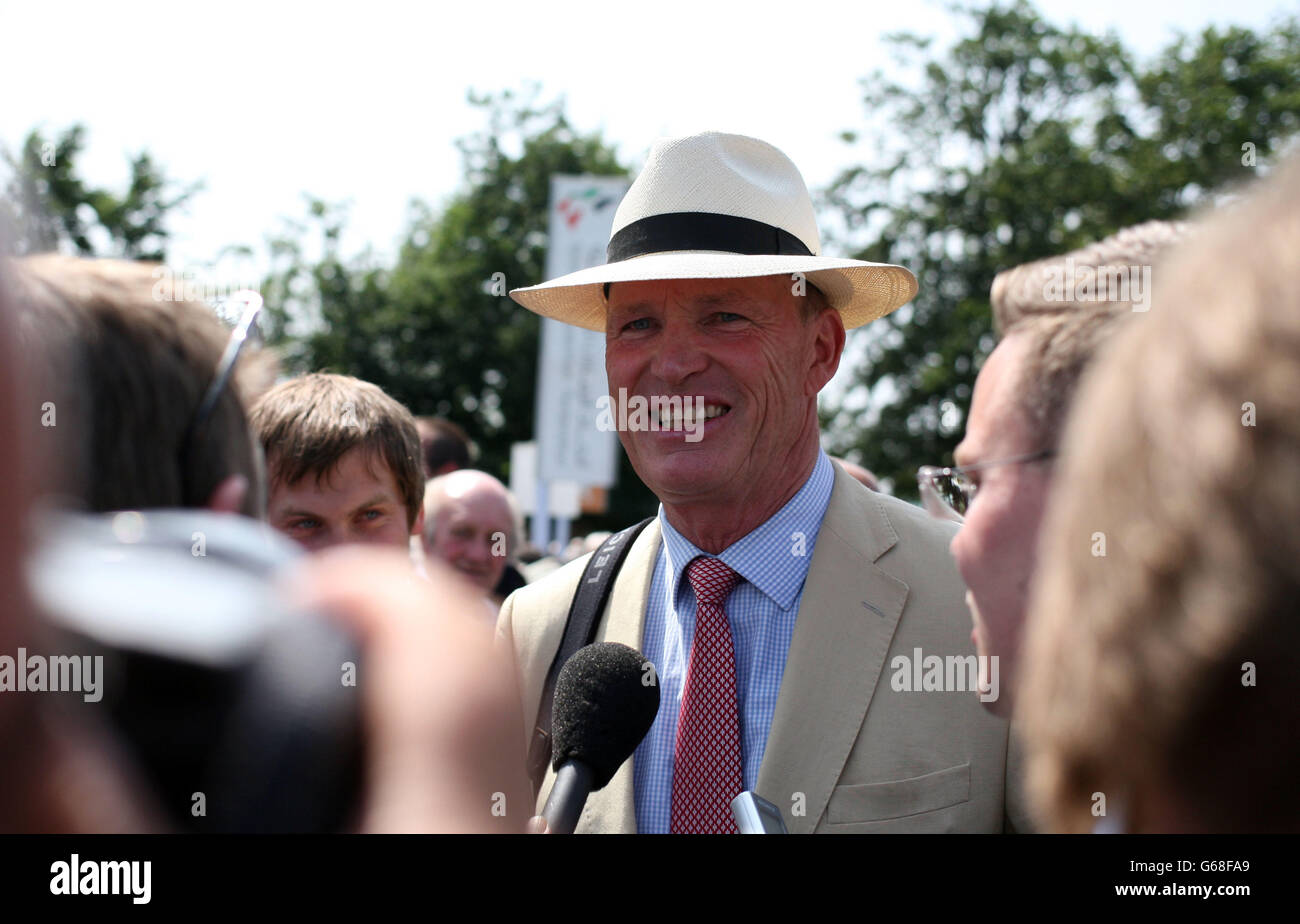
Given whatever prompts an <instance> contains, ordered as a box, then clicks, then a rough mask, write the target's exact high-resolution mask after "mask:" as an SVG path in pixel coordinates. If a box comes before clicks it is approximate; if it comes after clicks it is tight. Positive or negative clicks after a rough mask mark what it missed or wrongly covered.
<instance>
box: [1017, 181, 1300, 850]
mask: <svg viewBox="0 0 1300 924" xmlns="http://www.w3.org/2000/svg"><path fill="white" fill-rule="evenodd" d="M1297 252H1300V162H1297V161H1296V160H1294V159H1293V160H1292V161H1291V162H1290V163H1289V164H1287V165H1285V166H1284V167H1283V168H1281V169H1279V170H1278V171H1277V173H1276V174H1275V175H1273V176H1271V177H1270V178H1268V179H1267V180H1266V181H1264V182H1263V183H1261V184H1260V185H1259V187H1258V188H1257V189H1255V190H1254V191H1253V192H1252V193H1251V194H1250V196H1249V198H1248V199H1247V200H1246V201H1244V202H1241V203H1237V204H1234V205H1232V206H1230V207H1228V208H1226V209H1224V210H1223V211H1221V212H1220V213H1219V214H1217V215H1215V216H1214V217H1212V218H1211V219H1209V220H1208V222H1207V224H1206V225H1205V227H1204V228H1203V230H1202V231H1201V232H1200V233H1198V235H1197V237H1196V239H1195V240H1194V241H1191V242H1189V243H1188V244H1187V245H1186V246H1185V247H1184V248H1182V249H1181V250H1180V251H1179V252H1178V253H1177V254H1176V256H1175V257H1174V258H1173V259H1171V261H1170V262H1169V264H1167V265H1166V266H1163V267H1162V275H1161V278H1160V284H1159V286H1158V287H1157V290H1156V295H1155V299H1154V302H1153V304H1152V307H1151V311H1150V314H1149V315H1148V316H1146V317H1144V318H1143V319H1142V320H1141V321H1140V322H1139V323H1135V324H1134V325H1132V329H1131V330H1128V331H1126V332H1125V335H1124V336H1123V337H1122V338H1121V340H1119V341H1118V342H1117V343H1116V344H1115V347H1114V349H1113V351H1111V352H1110V353H1109V355H1108V356H1107V357H1106V358H1105V359H1104V360H1103V361H1102V362H1101V363H1100V364H1099V366H1098V368H1097V369H1096V370H1095V372H1094V374H1093V375H1091V376H1090V378H1089V379H1088V380H1087V381H1086V383H1085V385H1084V388H1083V390H1082V392H1081V394H1080V398H1079V401H1078V404H1077V405H1076V411H1075V414H1074V415H1073V416H1072V418H1071V422H1070V425H1069V429H1068V432H1067V434H1066V436H1065V440H1064V444H1063V452H1062V456H1063V461H1062V462H1061V470H1060V471H1059V472H1058V487H1057V493H1056V494H1054V496H1053V501H1052V505H1051V507H1050V509H1049V512H1048V515H1047V519H1046V521H1045V524H1044V534H1043V540H1044V541H1043V545H1042V549H1041V553H1042V558H1041V561H1042V563H1043V573H1042V574H1041V575H1040V580H1041V583H1040V584H1039V585H1038V586H1037V590H1036V593H1035V596H1034V600H1033V603H1032V606H1031V617H1030V624H1029V629H1028V633H1027V637H1026V659H1025V664H1026V677H1025V683H1024V686H1023V687H1022V690H1021V693H1022V696H1021V703H1022V708H1023V716H1024V720H1025V733H1026V737H1027V740H1028V743H1029V747H1030V752H1031V756H1030V771H1029V773H1030V781H1029V782H1030V787H1031V791H1032V794H1033V796H1034V797H1035V798H1036V801H1037V804H1038V807H1039V809H1040V811H1041V812H1042V814H1043V816H1044V819H1045V820H1046V821H1047V823H1048V825H1049V827H1051V828H1053V829H1056V830H1063V831H1086V830H1088V829H1089V828H1090V827H1092V826H1094V825H1096V824H1097V823H1099V822H1100V821H1101V820H1102V817H1103V812H1105V813H1106V816H1107V817H1108V820H1109V822H1110V826H1114V824H1115V820H1116V818H1115V816H1117V815H1118V816H1119V825H1120V826H1122V827H1123V828H1125V829H1126V830H1128V831H1135V832H1153V831H1165V832H1179V831H1214V832H1238V831H1278V830H1289V831H1295V830H1298V829H1300V796H1297V793H1296V787H1295V781H1296V779H1297V777H1300V736H1297V735H1296V731H1295V730H1296V727H1297V725H1298V724H1300V618H1298V615H1300V610H1298V609H1297V605H1296V601H1297V600H1300V274H1297V273H1296V268H1295V267H1296V253H1297Z"/></svg>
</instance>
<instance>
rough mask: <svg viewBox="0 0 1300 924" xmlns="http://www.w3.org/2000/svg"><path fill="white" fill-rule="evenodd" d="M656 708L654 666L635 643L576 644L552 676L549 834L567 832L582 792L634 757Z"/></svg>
mask: <svg viewBox="0 0 1300 924" xmlns="http://www.w3.org/2000/svg"><path fill="white" fill-rule="evenodd" d="M658 712H659V679H658V677H657V676H656V674H655V669H654V665H653V664H651V663H650V662H649V661H647V660H646V657H645V655H643V654H641V652H639V651H637V650H636V649H635V648H629V647H628V646H627V645H620V644H618V643H617V642H600V643H598V644H595V645H588V646H587V647H585V648H579V649H578V650H577V651H576V652H574V655H573V657H571V658H570V659H569V660H568V661H566V662H565V663H564V667H562V668H561V669H560V676H559V677H558V678H557V679H556V681H555V709H554V710H553V712H552V715H553V716H554V718H553V719H552V720H551V723H552V724H551V738H552V740H553V742H554V751H553V753H552V756H551V766H553V767H554V768H555V785H554V786H552V787H551V794H550V795H549V796H548V797H547V799H546V807H545V808H544V809H542V814H543V815H544V816H545V817H546V827H547V830H548V831H549V832H550V833H552V834H572V833H573V829H574V828H576V827H577V825H578V816H579V815H581V814H582V807H583V806H584V805H585V804H586V802H587V796H588V795H590V794H591V793H593V792H595V791H596V790H598V789H600V788H602V787H603V786H604V785H605V784H606V783H608V782H609V781H610V779H612V778H613V776H614V773H615V772H616V771H617V770H618V768H619V767H620V766H621V765H622V763H623V761H625V760H627V759H628V758H629V757H631V756H632V752H633V751H635V750H636V746H637V745H638V744H640V743H641V739H642V738H644V737H645V735H646V732H648V731H649V730H650V726H651V725H653V724H654V720H655V715H656V714H657V713H658Z"/></svg>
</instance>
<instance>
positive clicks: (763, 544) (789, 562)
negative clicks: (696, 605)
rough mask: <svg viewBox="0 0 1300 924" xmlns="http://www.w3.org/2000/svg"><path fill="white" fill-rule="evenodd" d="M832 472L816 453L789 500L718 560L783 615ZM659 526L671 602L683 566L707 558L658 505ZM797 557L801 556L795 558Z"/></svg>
mask: <svg viewBox="0 0 1300 924" xmlns="http://www.w3.org/2000/svg"><path fill="white" fill-rule="evenodd" d="M834 483H835V469H834V468H833V467H832V466H831V460H830V458H829V457H828V456H827V455H826V453H825V452H823V451H821V450H818V452H817V462H816V463H815V464H814V465H813V470H812V474H810V475H809V476H808V480H807V481H805V482H804V483H803V487H801V488H800V489H799V490H798V491H797V492H795V495H794V497H792V498H790V500H789V501H787V502H786V504H785V506H784V507H782V508H781V509H780V510H778V511H777V512H776V513H774V514H773V515H772V516H770V517H768V519H767V520H766V521H765V522H764V523H762V524H761V525H759V526H758V527H757V528H756V529H754V530H752V531H751V532H749V533H748V534H746V535H745V536H742V537H741V538H740V539H737V540H736V541H735V542H733V543H732V544H731V545H729V546H727V548H725V549H724V550H723V551H722V553H721V554H719V555H716V556H711V557H714V558H719V559H721V560H722V561H723V563H725V564H726V565H727V566H728V567H730V568H731V569H733V570H734V571H735V572H736V573H737V574H739V575H740V576H741V577H742V578H744V579H745V580H746V581H748V582H749V583H751V584H753V585H754V586H755V587H757V588H758V589H759V590H760V591H761V592H762V593H763V594H764V595H765V596H767V597H768V598H769V599H770V600H771V601H772V602H773V603H775V604H776V605H777V606H779V607H780V608H781V609H783V610H788V609H789V608H790V607H791V606H792V605H793V604H794V601H795V598H796V597H797V596H798V595H799V591H800V589H801V588H802V587H803V582H804V579H805V578H807V577H808V565H809V563H810V562H811V561H812V553H813V545H814V544H815V543H816V541H817V533H818V531H820V529H821V525H822V518H823V517H824V516H825V515H826V507H827V505H828V504H829V503H830V499H831V487H832V486H833V485H834ZM659 526H660V528H661V529H662V530H663V537H664V552H665V554H666V555H667V564H668V589H669V592H670V593H671V594H672V598H671V599H672V600H673V601H674V602H675V601H676V600H677V594H678V593H680V592H683V591H684V590H685V588H684V587H682V577H683V575H684V573H685V571H686V566H687V565H688V564H690V562H691V561H692V560H693V559H694V558H695V557H696V556H698V555H707V554H708V553H706V552H703V551H701V550H700V549H699V548H697V547H696V546H695V544H694V543H693V542H691V541H690V540H689V539H687V538H686V537H685V536H683V535H682V534H681V533H679V532H678V531H677V530H675V529H673V526H672V524H671V523H669V522H668V517H667V515H666V514H665V513H664V508H663V505H662V504H660V505H659ZM800 553H802V554H800Z"/></svg>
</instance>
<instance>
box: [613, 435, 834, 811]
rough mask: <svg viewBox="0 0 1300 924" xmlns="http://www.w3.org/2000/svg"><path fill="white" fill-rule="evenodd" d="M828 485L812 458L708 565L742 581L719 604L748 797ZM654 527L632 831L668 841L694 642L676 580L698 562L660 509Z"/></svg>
mask: <svg viewBox="0 0 1300 924" xmlns="http://www.w3.org/2000/svg"><path fill="white" fill-rule="evenodd" d="M834 480H835V469H834V468H832V467H831V461H830V459H829V458H827V456H826V453H824V452H819V453H818V454H817V462H816V464H815V465H814V466H813V471H812V474H811V475H809V476H808V480H807V481H806V482H804V485H803V487H802V488H800V489H799V491H798V492H797V493H796V494H795V496H794V497H792V498H790V500H789V502H788V503H787V504H786V505H785V506H784V507H782V508H781V509H780V510H778V511H777V512H776V514H775V515H773V516H772V517H771V518H770V519H769V520H768V521H767V522H766V523H764V524H763V525H762V526H760V527H758V528H757V529H755V530H754V531H753V532H751V533H749V534H748V535H747V536H745V537H744V538H742V539H740V540H739V541H737V542H735V543H733V544H732V545H730V546H728V547H727V549H726V550H724V551H723V552H722V554H721V555H717V556H715V557H717V558H720V559H722V561H723V562H725V563H726V564H727V565H728V566H730V567H731V568H732V570H734V571H736V572H737V573H738V574H739V575H740V576H741V578H742V579H743V580H741V582H740V583H739V584H737V585H736V588H735V590H733V591H732V592H731V596H730V597H728V598H727V603H726V610H727V620H728V622H730V623H731V638H732V642H733V644H734V646H735V651H736V693H737V699H738V706H739V714H740V752H741V763H742V772H743V774H744V781H745V788H746V789H753V788H754V783H755V781H756V780H757V779H758V768H759V766H760V765H761V764H762V763H763V751H764V749H765V748H766V747H767V732H768V729H769V728H771V726H772V715H773V713H774V712H775V711H776V698H777V694H778V693H779V692H780V691H781V676H782V675H783V674H784V673H785V658H786V653H787V652H788V651H789V650H790V639H791V638H792V637H793V635H794V622H795V616H796V615H797V614H798V612H799V601H800V599H802V597H803V585H804V579H805V578H807V576H808V563H809V562H810V561H811V560H812V554H813V545H814V544H815V543H816V541H817V533H818V532H819V531H820V530H821V525H822V518H823V517H824V516H825V515H826V505H827V504H829V503H830V499H831V485H832V483H833V482H834ZM659 525H660V527H661V528H662V530H663V537H664V541H663V545H662V546H660V549H659V557H658V559H657V560H656V562H655V572H654V577H653V578H652V579H651V582H650V599H649V602H648V603H647V605H646V614H645V631H644V634H643V636H642V639H641V645H642V653H643V654H645V656H646V657H647V658H648V659H649V660H650V661H651V662H652V663H653V664H654V666H655V670H656V671H657V672H658V675H659V714H658V715H657V716H656V717H655V722H654V725H652V726H651V727H650V733H649V734H647V735H646V737H645V739H644V740H642V742H641V744H640V746H638V747H637V750H636V755H635V758H634V763H633V792H634V796H635V799H636V824H637V830H638V831H639V832H641V833H643V834H666V833H668V830H669V824H670V822H671V819H672V801H673V753H674V750H675V747H676V741H677V714H678V712H679V711H680V709H681V701H682V687H683V686H684V685H685V683H686V666H687V664H688V662H689V661H690V653H691V642H692V641H693V640H694V638H695V592H694V590H692V589H691V582H690V581H689V580H688V579H687V578H686V576H685V572H686V566H687V564H689V563H690V561H691V559H693V558H695V557H696V556H697V555H703V554H704V553H703V552H701V551H700V550H699V549H697V548H696V547H695V546H694V545H693V544H692V543H691V542H690V541H689V540H687V539H686V538H685V537H684V536H682V534H681V533H679V532H677V530H675V529H673V528H672V526H671V525H670V524H669V523H668V519H667V517H665V516H664V510H663V507H662V506H661V507H660V508H659ZM801 553H802V554H801Z"/></svg>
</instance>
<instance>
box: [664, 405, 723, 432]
mask: <svg viewBox="0 0 1300 924" xmlns="http://www.w3.org/2000/svg"><path fill="white" fill-rule="evenodd" d="M729 410H731V408H730V407H728V406H727V405H725V404H706V405H705V406H704V418H703V419H704V420H712V419H713V418H714V417H721V416H722V415H723V414H725V413H727V411H729ZM695 421H696V416H695V408H694V407H693V406H692V407H687V408H684V409H683V410H682V411H680V412H678V413H673V411H672V410H671V409H669V410H664V411H660V412H659V426H660V427H661V428H662V429H664V430H680V429H683V428H685V427H691V426H694V425H695Z"/></svg>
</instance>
